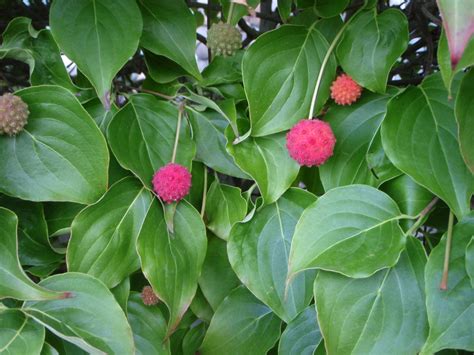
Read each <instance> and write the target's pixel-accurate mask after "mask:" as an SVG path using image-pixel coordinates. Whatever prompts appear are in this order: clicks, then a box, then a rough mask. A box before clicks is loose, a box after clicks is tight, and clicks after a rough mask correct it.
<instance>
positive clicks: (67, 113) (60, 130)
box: [0, 86, 109, 204]
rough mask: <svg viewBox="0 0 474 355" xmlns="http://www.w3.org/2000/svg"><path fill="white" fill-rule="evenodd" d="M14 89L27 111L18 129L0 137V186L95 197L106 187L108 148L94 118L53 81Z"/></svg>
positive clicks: (51, 197) (27, 196) (61, 197)
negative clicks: (24, 124)
mask: <svg viewBox="0 0 474 355" xmlns="http://www.w3.org/2000/svg"><path fill="white" fill-rule="evenodd" d="M16 94H17V95H18V96H20V97H21V98H22V99H23V101H25V102H26V104H27V105H28V109H29V111H30V115H29V117H28V124H27V125H26V127H25V129H24V131H23V132H21V133H20V134H18V135H17V136H15V137H6V136H1V137H0V156H2V157H3V158H2V159H1V160H0V190H1V191H3V192H4V193H6V194H7V195H11V196H15V197H18V198H21V199H23V200H32V201H70V202H78V203H84V204H89V203H93V202H95V201H96V200H97V199H98V198H99V197H100V196H101V195H102V194H103V193H104V192H105V189H106V187H107V168H108V165H109V153H108V150H107V145H106V142H105V139H104V137H103V136H102V134H101V133H100V130H99V129H98V128H97V126H96V124H95V123H94V121H93V120H92V119H91V117H90V116H89V115H88V113H87V112H86V111H85V110H84V108H83V107H82V106H81V104H80V103H79V101H77V99H76V98H75V97H74V95H73V94H71V93H70V92H69V91H68V90H66V89H64V88H61V87H59V86H36V87H31V88H27V89H23V90H21V91H18V92H17V93H16Z"/></svg>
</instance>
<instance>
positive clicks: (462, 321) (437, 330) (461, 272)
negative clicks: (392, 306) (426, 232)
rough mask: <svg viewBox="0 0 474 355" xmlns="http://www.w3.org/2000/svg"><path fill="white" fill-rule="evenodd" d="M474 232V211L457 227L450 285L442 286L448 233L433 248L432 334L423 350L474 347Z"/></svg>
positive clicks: (429, 278)
mask: <svg viewBox="0 0 474 355" xmlns="http://www.w3.org/2000/svg"><path fill="white" fill-rule="evenodd" d="M473 235H474V213H473V212H471V213H469V214H467V215H466V216H465V217H464V219H463V220H462V221H461V222H459V223H458V224H457V225H456V226H455V227H454V230H453V244H452V247H451V256H450V260H449V278H448V289H447V290H446V291H443V290H440V288H439V285H440V281H441V277H442V273H443V260H444V252H445V248H446V235H445V236H444V237H443V239H441V241H440V243H439V244H438V245H437V246H436V247H435V248H434V249H433V251H432V252H431V254H430V257H429V259H428V264H427V265H426V270H425V288H426V306H427V309H428V321H429V324H430V334H429V336H428V340H427V341H426V344H425V346H424V348H423V351H422V352H421V353H422V354H432V353H434V352H437V351H439V350H442V349H449V348H451V349H464V350H467V351H474V337H473V336H472V320H473V319H474V288H472V285H471V282H470V280H469V277H468V275H467V273H466V246H467V245H468V243H469V242H470V241H471V238H472V236H473Z"/></svg>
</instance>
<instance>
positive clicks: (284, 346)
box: [278, 305, 323, 355]
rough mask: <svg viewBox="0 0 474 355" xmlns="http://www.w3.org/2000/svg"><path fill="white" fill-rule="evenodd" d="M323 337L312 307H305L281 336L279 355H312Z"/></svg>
mask: <svg viewBox="0 0 474 355" xmlns="http://www.w3.org/2000/svg"><path fill="white" fill-rule="evenodd" d="M322 340H323V337H322V335H321V331H320V330H319V325H318V319H317V315H316V309H315V307H314V305H311V306H308V307H306V308H305V309H304V310H303V311H302V312H301V313H300V314H298V316H297V317H296V318H295V319H293V320H292V321H291V322H290V323H289V324H288V326H287V327H286V328H285V331H284V332H283V333H282V334H281V338H280V343H279V344H278V354H279V355H313V354H314V352H315V350H316V348H317V347H318V345H319V344H320V343H321V342H322Z"/></svg>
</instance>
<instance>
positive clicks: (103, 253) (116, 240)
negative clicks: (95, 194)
mask: <svg viewBox="0 0 474 355" xmlns="http://www.w3.org/2000/svg"><path fill="white" fill-rule="evenodd" d="M151 202H152V197H151V195H150V192H149V191H148V190H146V189H145V187H143V185H142V184H141V183H140V182H139V181H138V180H136V179H134V178H132V177H128V178H124V179H123V180H120V181H119V182H117V183H116V184H114V185H113V186H112V187H111V188H110V189H109V191H107V193H106V194H105V195H104V196H103V197H102V198H101V199H100V200H99V201H98V202H97V203H96V204H94V205H92V206H89V207H87V208H85V209H84V210H82V211H81V212H80V213H79V214H78V215H77V216H76V218H75V219H74V221H73V223H72V227H71V239H70V241H69V245H68V250H67V265H68V270H69V271H77V272H82V273H85V274H90V275H92V276H94V277H96V278H97V279H99V280H100V281H102V282H103V283H104V284H105V285H106V286H107V287H108V288H112V287H115V286H117V285H118V284H119V283H120V282H121V281H122V280H123V279H124V278H126V277H127V276H128V275H130V274H131V273H132V272H134V271H136V270H138V269H139V268H140V260H139V259H138V255H137V252H136V250H135V244H136V240H137V238H138V234H139V233H140V230H141V228H142V225H143V222H144V220H145V217H146V215H147V212H148V209H149V207H150V205H151Z"/></svg>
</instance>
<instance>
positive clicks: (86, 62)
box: [49, 0, 142, 108]
mask: <svg viewBox="0 0 474 355" xmlns="http://www.w3.org/2000/svg"><path fill="white" fill-rule="evenodd" d="M49 20H50V24H51V31H52V32H53V36H54V39H55V40H56V42H57V43H58V44H59V47H60V48H61V49H62V50H63V51H64V53H65V54H66V55H67V56H68V57H69V58H70V59H71V60H72V61H73V62H75V63H76V64H77V66H78V67H79V69H80V70H81V72H82V73H83V74H84V75H85V76H86V77H87V78H88V79H89V80H90V82H91V83H92V84H93V85H94V87H95V89H96V90H97V94H98V96H99V98H100V99H101V101H102V103H103V104H104V106H105V107H107V108H108V107H109V106H110V86H111V84H112V79H113V78H114V76H115V75H116V74H117V72H118V71H119V70H120V68H121V67H122V66H123V65H124V64H125V63H126V62H127V61H128V60H129V58H130V57H131V56H132V55H133V54H134V53H135V51H136V50H137V47H138V41H139V39H140V35H141V32H142V18H141V16H140V10H139V9H138V6H137V4H136V3H135V1H133V0H125V1H120V2H113V3H112V2H110V1H108V0H75V1H69V0H55V1H54V2H53V4H52V5H51V10H50V18H49Z"/></svg>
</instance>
